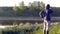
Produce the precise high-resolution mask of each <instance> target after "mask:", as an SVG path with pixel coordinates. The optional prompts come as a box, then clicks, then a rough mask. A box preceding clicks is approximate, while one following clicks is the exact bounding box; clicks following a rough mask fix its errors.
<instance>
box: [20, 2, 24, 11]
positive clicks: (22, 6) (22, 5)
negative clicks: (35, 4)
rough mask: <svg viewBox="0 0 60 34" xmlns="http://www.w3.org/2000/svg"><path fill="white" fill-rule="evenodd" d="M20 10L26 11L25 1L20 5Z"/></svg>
mask: <svg viewBox="0 0 60 34" xmlns="http://www.w3.org/2000/svg"><path fill="white" fill-rule="evenodd" d="M19 9H21V10H24V9H25V7H24V2H23V1H22V2H21V3H20V4H19Z"/></svg>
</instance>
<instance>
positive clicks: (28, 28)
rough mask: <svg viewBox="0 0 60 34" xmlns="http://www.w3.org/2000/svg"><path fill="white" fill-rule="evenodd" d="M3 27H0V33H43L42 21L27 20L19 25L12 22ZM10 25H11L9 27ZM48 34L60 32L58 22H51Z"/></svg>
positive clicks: (59, 33)
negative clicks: (32, 21) (33, 22)
mask: <svg viewBox="0 0 60 34" xmlns="http://www.w3.org/2000/svg"><path fill="white" fill-rule="evenodd" d="M7 26H9V27H7ZM7 26H6V27H5V28H0V34H43V25H42V23H39V24H38V23H37V22H36V23H35V24H31V23H29V22H27V23H25V24H23V23H20V24H19V25H18V24H16V23H14V24H13V25H7ZM10 26H12V27H10ZM49 34H60V23H59V22H55V23H51V26H50V29H49Z"/></svg>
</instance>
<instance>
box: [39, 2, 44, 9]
mask: <svg viewBox="0 0 60 34" xmlns="http://www.w3.org/2000/svg"><path fill="white" fill-rule="evenodd" d="M44 8H45V4H44V3H43V2H41V3H40V10H42V9H44Z"/></svg>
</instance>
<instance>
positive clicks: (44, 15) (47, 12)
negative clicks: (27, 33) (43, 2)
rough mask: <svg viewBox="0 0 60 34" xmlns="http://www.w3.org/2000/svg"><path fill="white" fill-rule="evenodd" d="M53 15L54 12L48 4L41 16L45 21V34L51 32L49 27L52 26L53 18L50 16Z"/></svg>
mask: <svg viewBox="0 0 60 34" xmlns="http://www.w3.org/2000/svg"><path fill="white" fill-rule="evenodd" d="M51 13H52V10H51V8H50V5H49V4H47V6H46V7H45V9H44V10H42V11H41V12H40V13H39V15H40V16H41V18H43V20H44V23H43V25H44V28H43V30H44V34H48V32H49V26H50V21H51V17H50V14H51Z"/></svg>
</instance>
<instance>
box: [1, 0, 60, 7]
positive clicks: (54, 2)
mask: <svg viewBox="0 0 60 34" xmlns="http://www.w3.org/2000/svg"><path fill="white" fill-rule="evenodd" d="M21 1H24V4H25V5H26V6H27V5H28V3H29V2H33V1H40V2H41V1H42V2H44V3H45V5H47V4H50V5H51V6H52V7H60V0H0V7H5V6H8V7H10V6H14V5H17V6H18V5H19V3H20V2H21Z"/></svg>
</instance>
